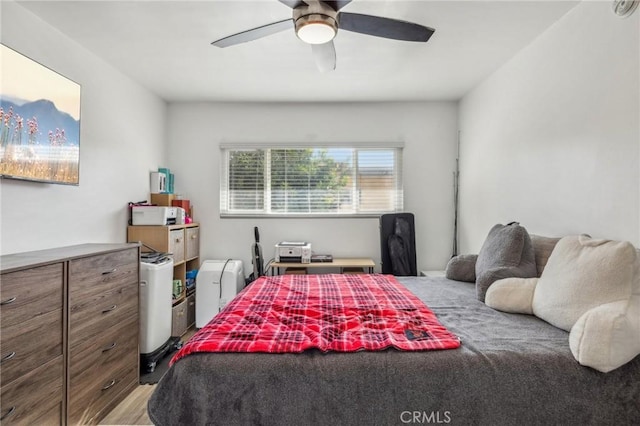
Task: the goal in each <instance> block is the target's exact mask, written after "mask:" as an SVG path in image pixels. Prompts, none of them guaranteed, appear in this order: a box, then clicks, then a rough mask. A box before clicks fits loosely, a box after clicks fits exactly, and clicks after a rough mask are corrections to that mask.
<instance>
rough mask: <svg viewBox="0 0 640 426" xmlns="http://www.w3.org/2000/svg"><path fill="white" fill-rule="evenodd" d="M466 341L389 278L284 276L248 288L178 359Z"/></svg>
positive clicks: (417, 347) (426, 347)
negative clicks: (212, 354)
mask: <svg viewBox="0 0 640 426" xmlns="http://www.w3.org/2000/svg"><path fill="white" fill-rule="evenodd" d="M459 346H460V340H459V339H458V337H456V336H455V335H454V334H453V333H451V332H449V331H448V330H447V329H446V328H445V327H444V326H442V325H441V324H440V322H439V321H438V319H437V318H436V316H435V314H434V313H433V312H431V310H430V309H429V308H427V306H426V305H425V304H424V303H423V302H422V301H421V300H420V299H418V298H417V297H416V296H415V295H414V294H413V293H411V292H410V291H409V290H407V288H406V287H404V286H403V285H401V284H400V283H399V282H398V281H397V280H396V279H395V278H394V277H393V276H391V275H378V274H373V275H351V274H345V275H342V274H326V275H280V276H274V277H261V278H260V279H258V280H257V281H255V282H254V283H253V284H251V285H250V286H248V287H247V288H245V289H244V290H243V291H242V292H241V293H240V294H239V295H238V296H237V297H236V298H234V299H233V300H232V301H231V302H230V303H229V304H227V306H225V307H224V309H223V310H222V311H220V313H218V315H216V316H215V317H214V318H213V319H212V320H211V321H210V322H209V323H208V324H207V325H206V326H204V327H203V328H201V329H200V330H199V331H198V332H197V333H196V334H195V335H194V336H193V337H192V338H191V339H190V340H189V342H187V344H185V345H184V346H183V347H182V349H181V350H180V351H179V352H178V353H177V354H176V355H175V356H174V357H173V359H172V360H171V364H173V363H174V362H176V361H177V360H178V359H180V358H182V357H184V356H186V355H188V354H190V353H194V352H268V353H284V352H289V353H299V352H302V351H304V350H306V349H310V348H317V349H320V350H321V351H338V352H352V351H358V350H363V349H364V350H368V351H375V350H382V349H385V348H388V347H394V348H397V349H401V350H406V351H417V350H433V349H454V348H457V347H459Z"/></svg>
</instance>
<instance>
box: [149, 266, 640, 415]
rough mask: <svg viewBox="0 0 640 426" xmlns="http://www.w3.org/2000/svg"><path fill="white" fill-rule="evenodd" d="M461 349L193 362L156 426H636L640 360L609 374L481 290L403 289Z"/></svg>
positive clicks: (154, 410)
mask: <svg viewBox="0 0 640 426" xmlns="http://www.w3.org/2000/svg"><path fill="white" fill-rule="evenodd" d="M398 280H399V281H400V282H402V283H403V284H404V285H406V286H407V288H409V290H411V291H412V292H413V293H415V294H416V295H417V296H418V297H419V298H420V299H422V300H423V301H424V302H425V303H426V304H427V306H429V307H430V308H431V309H432V310H433V311H434V312H435V313H436V315H437V316H438V318H439V320H440V321H441V323H442V324H443V325H444V326H445V327H447V328H448V329H449V330H450V331H452V332H454V333H455V334H457V335H458V336H459V337H460V339H461V341H462V346H461V347H460V348H459V349H453V350H443V351H425V352H402V351H398V350H394V349H389V350H385V351H381V352H365V351H362V352H356V353H336V352H330V353H322V352H319V351H313V350H312V351H307V352H304V353H302V354H263V353H207V354H192V355H189V356H187V357H185V358H183V359H181V360H180V361H178V362H177V363H176V364H175V365H173V366H172V367H171V368H170V369H169V371H168V372H167V373H166V374H165V376H164V377H163V378H162V379H161V380H160V383H159V384H158V385H157V387H156V389H155V391H154V393H153V395H152V396H151V398H150V400H149V404H148V411H149V417H150V418H151V420H152V421H153V422H154V424H156V425H162V426H165V425H166V426H169V425H216V424H219V425H406V424H434V423H435V424H452V425H472V424H473V425H492V426H493V425H519V426H521V425H538V424H539V425H605V424H610V425H632V424H634V425H637V424H640V357H636V358H635V359H634V360H632V361H631V362H630V363H628V364H626V365H624V366H622V367H620V368H618V369H616V370H614V371H612V372H610V373H606V374H605V373H600V372H598V371H596V370H593V369H590V368H587V367H583V366H581V365H579V364H578V363H577V361H576V360H575V359H574V357H573V356H572V355H571V352H570V350H569V343H568V338H569V335H568V333H567V332H565V331H563V330H560V329H558V328H555V327H553V326H551V325H549V324H547V323H546V322H544V321H542V320H540V319H537V318H535V317H533V316H529V315H518V314H507V313H503V312H499V311H495V310H493V309H491V308H489V307H487V306H486V305H485V304H484V303H482V302H479V301H478V300H477V299H476V296H475V287H474V285H473V284H469V283H463V282H458V281H451V280H447V279H446V278H440V277H403V278H398Z"/></svg>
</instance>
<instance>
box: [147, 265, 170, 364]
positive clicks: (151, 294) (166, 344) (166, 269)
mask: <svg viewBox="0 0 640 426" xmlns="http://www.w3.org/2000/svg"><path fill="white" fill-rule="evenodd" d="M172 292H173V260H172V259H171V258H167V259H166V260H165V261H163V262H160V263H146V262H141V263H140V355H141V361H142V365H141V367H143V369H146V370H147V371H153V369H154V368H155V364H156V362H157V361H158V360H159V359H160V358H162V356H163V355H164V354H165V353H166V352H167V351H168V349H169V348H170V346H171V345H172V343H173V342H172V341H171V304H172Z"/></svg>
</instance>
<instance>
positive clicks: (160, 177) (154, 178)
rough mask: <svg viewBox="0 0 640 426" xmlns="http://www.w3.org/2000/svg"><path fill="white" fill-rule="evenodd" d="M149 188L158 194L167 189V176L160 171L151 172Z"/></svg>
mask: <svg viewBox="0 0 640 426" xmlns="http://www.w3.org/2000/svg"><path fill="white" fill-rule="evenodd" d="M150 176H151V180H150V190H149V192H151V193H152V194H160V193H162V192H166V191H167V176H166V175H165V174H164V173H160V172H151V175H150Z"/></svg>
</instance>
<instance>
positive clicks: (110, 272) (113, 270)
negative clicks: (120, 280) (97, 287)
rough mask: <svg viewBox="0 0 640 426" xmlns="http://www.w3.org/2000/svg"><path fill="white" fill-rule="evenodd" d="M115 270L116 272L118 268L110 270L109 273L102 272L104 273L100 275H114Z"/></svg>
mask: <svg viewBox="0 0 640 426" xmlns="http://www.w3.org/2000/svg"><path fill="white" fill-rule="evenodd" d="M117 270H118V268H113V269H112V270H110V271H104V272H103V273H102V275H109V274H113V273H114V272H116V271H117Z"/></svg>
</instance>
